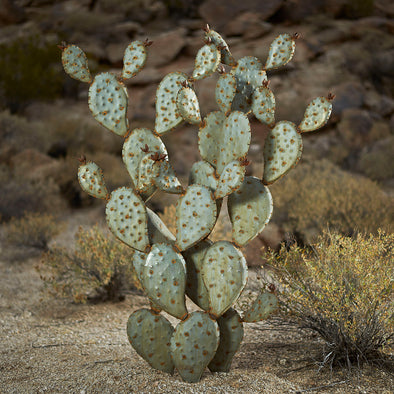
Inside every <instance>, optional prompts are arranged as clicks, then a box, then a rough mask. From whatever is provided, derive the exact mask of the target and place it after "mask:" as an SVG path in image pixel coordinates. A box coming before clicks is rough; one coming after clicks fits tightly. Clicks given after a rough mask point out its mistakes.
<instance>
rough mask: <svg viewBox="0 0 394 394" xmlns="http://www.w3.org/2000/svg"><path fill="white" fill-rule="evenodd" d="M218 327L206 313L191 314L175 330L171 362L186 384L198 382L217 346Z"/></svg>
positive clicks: (172, 340) (172, 339)
mask: <svg viewBox="0 0 394 394" xmlns="http://www.w3.org/2000/svg"><path fill="white" fill-rule="evenodd" d="M219 336H220V333H219V326H218V324H217V323H216V321H215V320H213V319H212V318H211V317H210V316H209V315H208V314H207V313H204V312H199V311H198V312H193V313H190V314H189V315H188V317H187V318H186V319H185V320H184V321H181V322H180V323H179V324H178V325H177V327H176V328H175V331H174V334H173V336H172V338H171V353H172V360H173V362H174V364H175V367H176V369H177V370H178V372H179V374H180V375H181V376H182V379H183V380H185V381H186V382H190V383H194V382H198V381H199V380H200V378H201V375H202V374H203V372H204V370H205V368H206V367H207V365H208V364H209V362H210V361H211V360H212V358H213V356H214V355H215V352H216V349H217V347H218V345H219Z"/></svg>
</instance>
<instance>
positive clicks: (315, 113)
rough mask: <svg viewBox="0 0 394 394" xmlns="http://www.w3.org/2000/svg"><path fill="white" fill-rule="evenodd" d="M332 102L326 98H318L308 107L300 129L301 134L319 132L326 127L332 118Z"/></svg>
mask: <svg viewBox="0 0 394 394" xmlns="http://www.w3.org/2000/svg"><path fill="white" fill-rule="evenodd" d="M331 110H332V104H331V102H330V101H329V100H328V99H326V98H325V97H317V98H315V99H314V100H312V101H311V102H310V103H309V104H308V106H307V107H306V110H305V114H304V118H303V119H302V122H301V123H300V124H299V126H298V128H299V130H300V131H301V133H304V132H306V131H313V130H317V129H319V128H320V127H322V126H324V125H325V124H326V123H327V121H328V119H329V118H330V115H331Z"/></svg>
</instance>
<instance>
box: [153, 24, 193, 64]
mask: <svg viewBox="0 0 394 394" xmlns="http://www.w3.org/2000/svg"><path fill="white" fill-rule="evenodd" d="M152 41H153V45H152V47H151V48H152V49H151V50H150V52H149V57H148V60H147V65H148V66H149V67H155V66H162V65H165V64H167V63H169V62H171V61H172V60H174V59H175V58H176V56H177V55H178V54H179V52H180V51H181V49H182V48H183V47H184V46H185V45H186V29H185V28H183V27H181V28H179V29H176V30H172V31H169V32H166V33H162V34H160V35H158V36H155V37H152Z"/></svg>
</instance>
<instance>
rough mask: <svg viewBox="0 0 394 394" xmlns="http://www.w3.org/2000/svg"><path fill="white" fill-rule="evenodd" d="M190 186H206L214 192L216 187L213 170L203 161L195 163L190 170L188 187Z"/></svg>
mask: <svg viewBox="0 0 394 394" xmlns="http://www.w3.org/2000/svg"><path fill="white" fill-rule="evenodd" d="M191 184H199V185H203V186H207V187H209V188H210V189H211V191H213V192H214V191H215V190H216V188H217V185H218V180H217V178H216V175H215V168H214V167H212V166H211V165H210V164H209V163H208V162H207V161H204V160H201V161H197V162H195V163H194V164H193V166H192V168H191V170H190V176H189V185H191Z"/></svg>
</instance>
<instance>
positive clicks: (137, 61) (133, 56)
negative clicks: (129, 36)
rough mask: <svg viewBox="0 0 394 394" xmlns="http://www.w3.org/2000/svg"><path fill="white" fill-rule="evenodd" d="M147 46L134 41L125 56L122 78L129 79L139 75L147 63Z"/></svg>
mask: <svg viewBox="0 0 394 394" xmlns="http://www.w3.org/2000/svg"><path fill="white" fill-rule="evenodd" d="M147 55H148V54H147V51H146V46H145V45H144V43H143V42H142V41H133V42H132V43H130V44H129V46H128V47H127V48H126V50H125V52H124V56H123V70H122V78H123V79H129V78H131V77H134V75H136V74H138V73H139V72H140V71H141V70H142V69H143V67H144V66H145V63H146V58H147Z"/></svg>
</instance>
